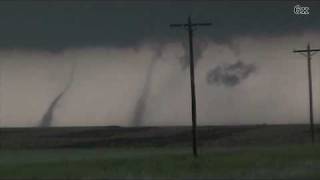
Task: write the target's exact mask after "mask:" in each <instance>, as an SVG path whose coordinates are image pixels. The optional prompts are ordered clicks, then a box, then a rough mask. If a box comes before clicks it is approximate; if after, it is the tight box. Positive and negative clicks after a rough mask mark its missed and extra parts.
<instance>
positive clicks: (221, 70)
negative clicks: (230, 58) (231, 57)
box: [207, 60, 256, 87]
mask: <svg viewBox="0 0 320 180" xmlns="http://www.w3.org/2000/svg"><path fill="white" fill-rule="evenodd" d="M254 72H256V66H255V65H254V64H246V63H244V62H242V61H241V60H238V61H237V62H235V63H233V64H227V65H218V66H216V67H215V68H214V69H212V70H210V71H209V72H208V74H207V82H208V84H214V85H225V86H228V87H232V86H236V85H238V84H239V83H240V82H241V81H242V80H244V79H246V78H248V77H249V76H250V75H251V74H252V73H254Z"/></svg>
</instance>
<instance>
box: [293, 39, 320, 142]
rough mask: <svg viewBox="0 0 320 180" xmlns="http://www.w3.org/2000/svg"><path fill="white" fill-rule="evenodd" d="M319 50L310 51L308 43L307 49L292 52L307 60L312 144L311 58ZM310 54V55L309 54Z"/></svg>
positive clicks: (313, 138)
mask: <svg viewBox="0 0 320 180" xmlns="http://www.w3.org/2000/svg"><path fill="white" fill-rule="evenodd" d="M318 51H320V49H311V48H310V44H309V43H308V45H307V49H302V50H294V51H293V53H299V54H302V55H303V56H305V57H307V60H308V80H309V113H310V114H309V118H310V131H311V141H312V144H314V141H315V131H314V123H313V102H312V75H311V57H312V56H313V55H315V54H316V53H317V52H318ZM311 53H312V54H311Z"/></svg>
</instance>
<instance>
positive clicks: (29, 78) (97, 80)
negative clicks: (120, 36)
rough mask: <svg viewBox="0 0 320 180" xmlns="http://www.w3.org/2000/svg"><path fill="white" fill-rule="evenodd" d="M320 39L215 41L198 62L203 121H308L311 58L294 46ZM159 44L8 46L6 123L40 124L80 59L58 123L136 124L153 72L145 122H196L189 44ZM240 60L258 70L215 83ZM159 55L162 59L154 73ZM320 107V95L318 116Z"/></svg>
mask: <svg viewBox="0 0 320 180" xmlns="http://www.w3.org/2000/svg"><path fill="white" fill-rule="evenodd" d="M317 39H320V35H319V34H317V33H313V32H305V33H304V34H302V35H286V36H281V37H271V38H270V37H268V38H265V37H259V36H257V37H241V38H234V39H233V40H232V41H231V42H230V43H232V44H233V45H234V44H236V45H237V48H236V49H237V51H235V50H234V48H232V46H233V45H232V44H231V45H230V44H226V43H215V42H214V41H208V44H207V45H206V46H205V48H204V49H203V51H202V53H201V56H199V57H200V58H199V59H198V61H197V66H196V69H195V73H196V74H195V75H196V92H197V109H198V121H199V124H200V125H217V124H261V123H268V124H271V123H304V122H308V114H307V112H308V111H307V108H308V104H307V100H308V98H307V97H308V96H307V95H308V94H307V74H306V61H305V59H304V57H301V56H297V55H296V54H293V53H292V50H293V49H294V48H304V47H305V45H306V43H307V42H308V41H307V40H309V41H310V43H311V45H312V46H320V44H318V42H317V41H316V40H317ZM157 51H158V50H155V49H153V48H151V45H150V43H147V42H146V43H144V44H142V45H140V46H139V47H135V48H105V47H95V48H81V49H65V50H64V51H61V52H57V53H50V52H45V51H20V50H10V51H9V50H6V51H1V52H0V57H1V70H2V72H1V75H2V76H1V86H2V87H1V88H0V92H1V93H0V95H1V97H0V98H1V99H2V102H1V114H0V117H1V122H0V124H1V126H38V125H39V123H40V120H41V118H42V116H43V115H44V113H45V112H46V110H47V109H48V107H49V105H50V103H51V102H52V100H53V99H54V98H55V97H56V96H57V94H59V92H61V90H62V89H63V88H64V86H65V85H66V83H67V81H68V77H69V76H70V62H71V61H76V62H77V71H76V72H75V74H74V80H73V83H72V85H71V87H70V88H69V90H68V91H67V92H66V93H65V94H64V96H63V97H62V98H61V99H60V100H59V103H58V105H57V106H56V108H55V110H54V112H53V115H54V120H53V122H52V126H87V125H92V126H94V125H120V126H128V125H132V124H134V123H132V121H133V119H134V115H135V113H136V110H135V109H136V108H137V106H138V105H137V104H139V99H141V96H143V95H141V94H144V93H143V92H144V90H143V89H144V85H146V78H147V77H148V78H150V80H148V81H149V82H148V83H147V85H148V88H147V91H148V92H147V96H144V97H143V98H142V99H143V104H144V105H143V106H144V107H143V111H142V112H143V113H141V112H139V113H140V114H139V116H140V117H141V119H143V121H141V122H139V125H143V126H151V125H190V123H191V119H190V114H191V113H190V97H189V96H190V86H189V70H188V68H186V69H183V68H181V59H186V58H185V57H187V56H186V49H185V46H184V45H183V43H181V42H170V43H166V44H165V45H164V46H162V47H161V56H155V53H157ZM195 51H197V49H195ZM155 57H156V58H155ZM313 59H314V60H313V67H312V68H313V73H314V90H315V92H319V89H320V88H319V82H318V81H319V78H318V77H319V75H320V74H319V72H320V71H319V70H318V69H319V68H320V62H319V61H320V58H318V57H317V56H314V57H313ZM318 59H319V61H318ZM239 60H241V61H240V62H241V63H242V65H241V66H245V65H252V66H254V67H255V68H254V69H255V70H254V71H252V73H249V75H247V76H245V78H243V79H242V80H241V81H239V83H237V84H235V85H233V86H220V85H217V84H212V83H208V79H207V78H208V73H209V72H210V71H212V70H213V69H215V68H218V67H222V66H223V65H235V64H237V63H239ZM152 61H156V63H155V65H153V67H152V69H153V70H152V76H149V75H148V69H150V63H151V62H152ZM238 65H239V64H238ZM245 74H246V73H245ZM315 97H317V96H316V95H315ZM318 107H319V100H317V99H315V111H316V118H317V117H319V111H317V108H318Z"/></svg>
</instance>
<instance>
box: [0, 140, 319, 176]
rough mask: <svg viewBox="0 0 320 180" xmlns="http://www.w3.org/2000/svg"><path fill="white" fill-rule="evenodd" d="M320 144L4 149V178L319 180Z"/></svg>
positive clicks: (0, 167) (0, 164)
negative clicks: (197, 149) (194, 152)
mask: <svg viewBox="0 0 320 180" xmlns="http://www.w3.org/2000/svg"><path fill="white" fill-rule="evenodd" d="M319 152H320V146H319V145H314V146H312V145H290V146H279V147H243V148H218V149H217V148H216V149H210V148H202V149H201V151H200V156H199V157H198V158H197V159H194V158H193V157H192V156H191V155H192V154H191V152H190V149H189V148H136V149H133V148H131V149H115V148H113V149H57V150H55V149H51V150H2V151H0V178H23V177H24V178H39V179H40V178H41V179H42V178H66V179H68V178H89V177H90V178H102V177H126V178H129V177H218V178H235V179H237V178H253V179H256V178H301V179H311V178H315V179H320V153H319Z"/></svg>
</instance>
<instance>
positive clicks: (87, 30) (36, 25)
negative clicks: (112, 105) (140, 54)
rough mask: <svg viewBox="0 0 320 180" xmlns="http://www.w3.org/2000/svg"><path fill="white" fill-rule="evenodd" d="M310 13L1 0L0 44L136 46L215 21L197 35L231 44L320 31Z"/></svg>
mask: <svg viewBox="0 0 320 180" xmlns="http://www.w3.org/2000/svg"><path fill="white" fill-rule="evenodd" d="M300 4H301V5H305V6H309V7H310V11H311V14H310V15H308V16H298V15H294V14H293V6H294V5H296V3H294V2H289V1H287V2H282V3H280V2H279V3H277V2H274V1H273V2H270V3H267V2H256V3H255V2H218V1H217V2H209V1H202V2H190V1H185V2H178V1H171V2H169V1H165V2H160V1H153V2H147V1H145V2H143V1H142V2H141V1H139V2H132V3H128V2H116V1H114V2H111V1H108V2H102V1H100V2H99V1H96V2H89V1H88V2H85V1H69V2H68V1H66V2H64V1H61V2H37V1H28V2H24V3H22V2H1V3H0V27H1V28H0V39H1V41H0V48H25V49H46V50H60V49H64V48H77V47H92V46H117V47H124V46H135V45H137V44H139V43H140V42H142V41H156V42H159V41H160V42H166V41H169V40H175V39H185V37H186V33H185V31H184V30H183V29H181V30H173V29H171V28H169V26H168V24H170V23H185V22H186V17H187V16H188V15H192V18H193V19H194V20H195V21H211V22H212V23H213V27H212V28H200V29H199V30H196V31H195V33H196V34H197V37H200V36H205V37H208V38H210V39H212V40H214V41H216V42H228V41H229V40H230V39H232V38H233V37H235V36H243V35H248V34H249V35H257V34H262V35H265V36H271V35H272V36H274V35H281V34H284V33H285V34H286V33H300V32H302V31H303V30H305V29H311V30H312V29H316V30H319V28H320V22H319V21H318V19H319V18H320V10H319V8H320V7H319V4H316V3H300Z"/></svg>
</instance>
